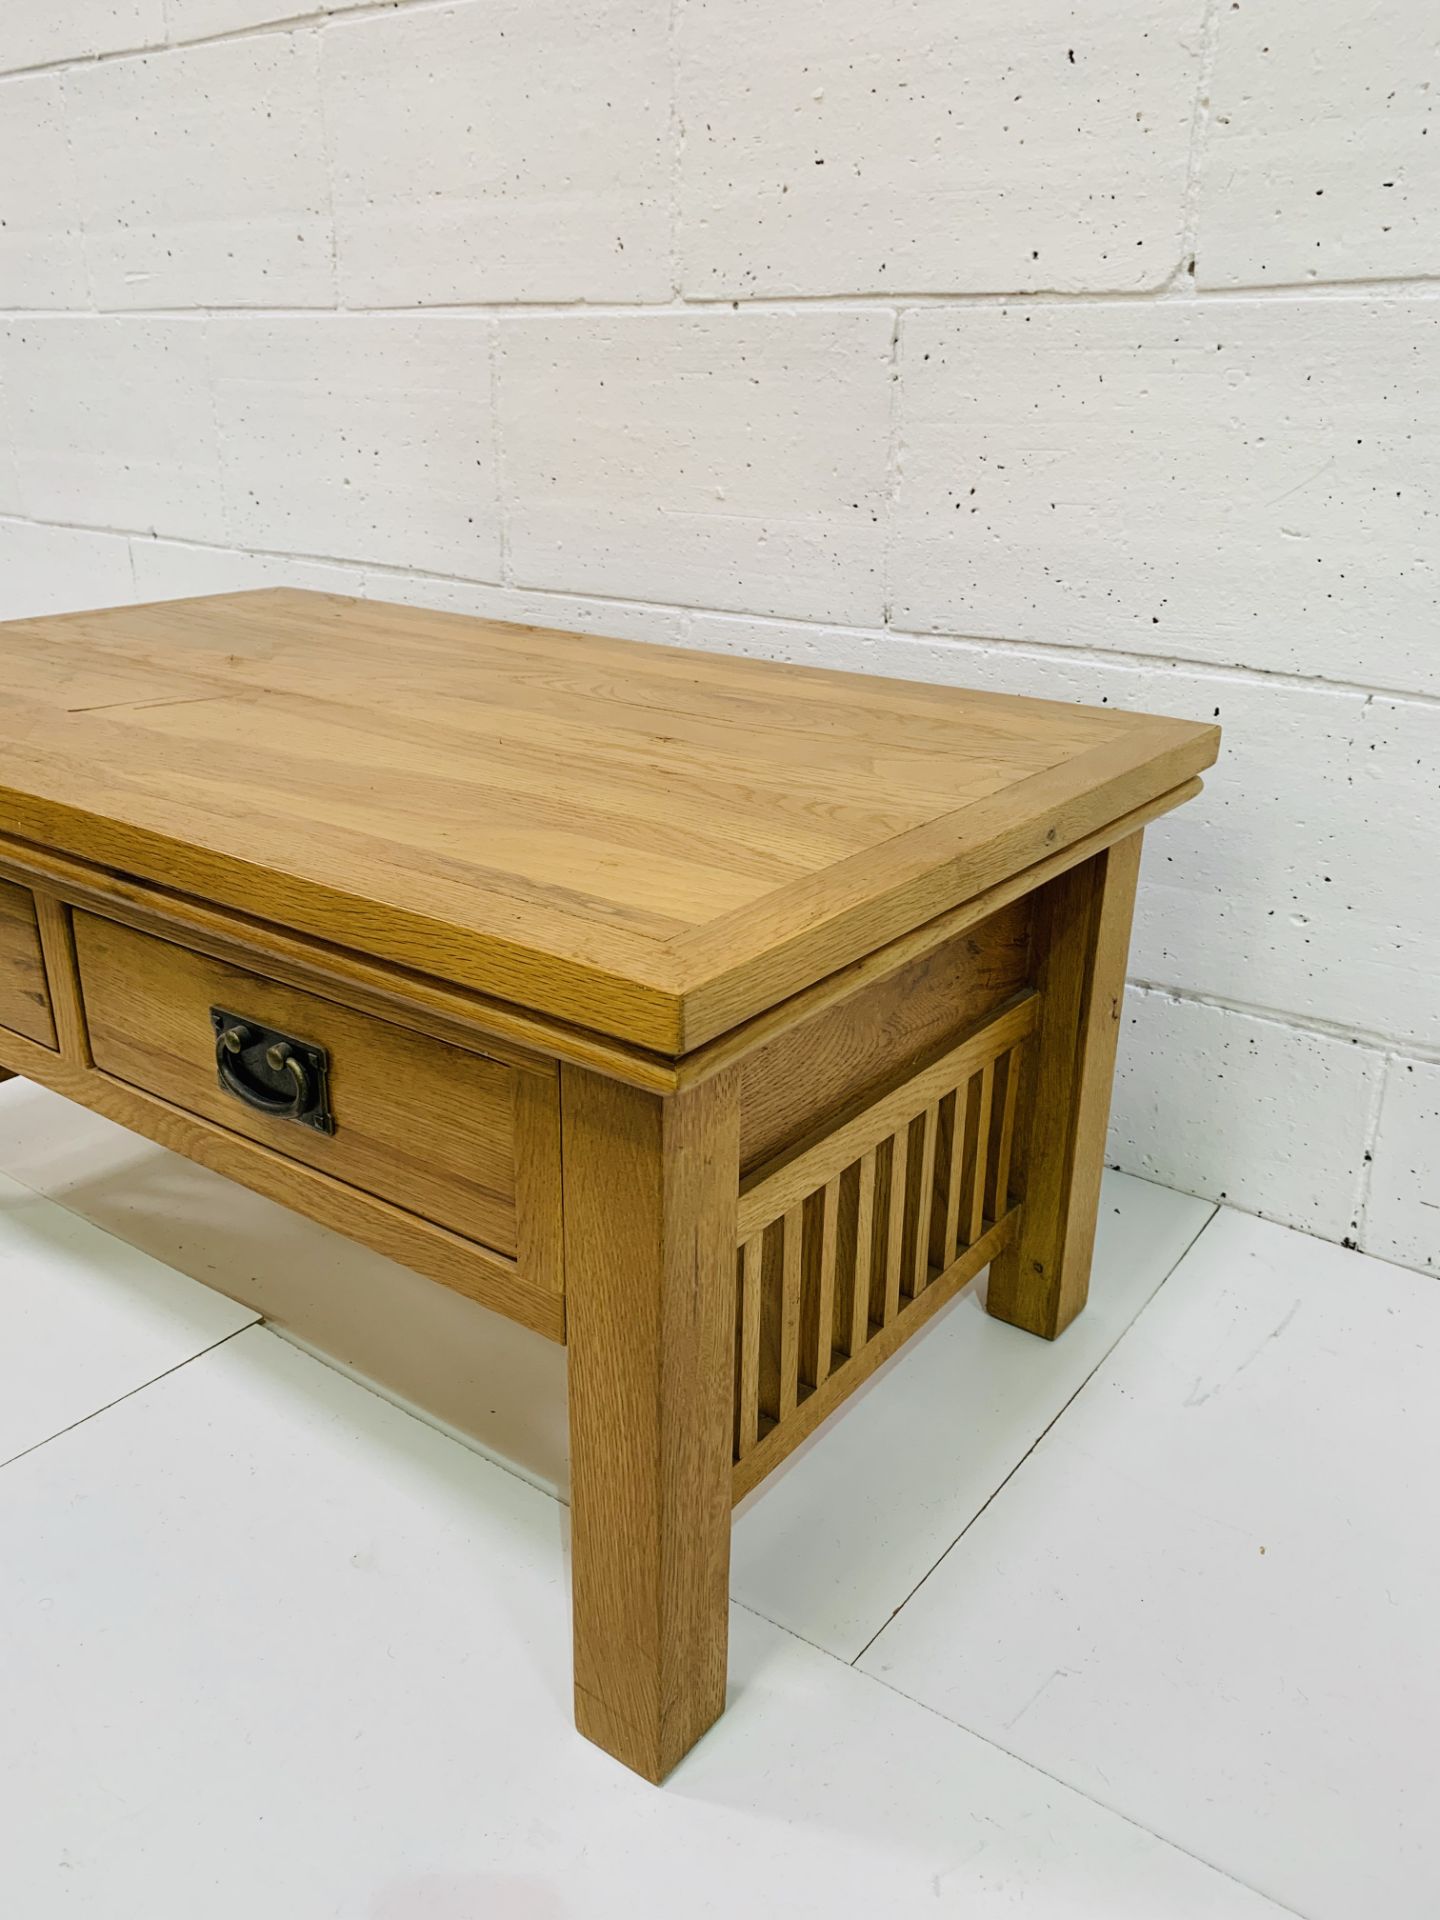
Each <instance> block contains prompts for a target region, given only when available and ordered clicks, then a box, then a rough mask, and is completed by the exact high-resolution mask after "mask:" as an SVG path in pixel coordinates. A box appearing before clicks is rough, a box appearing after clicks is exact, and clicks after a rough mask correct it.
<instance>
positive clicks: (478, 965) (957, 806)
mask: <svg viewBox="0 0 1440 1920" xmlns="http://www.w3.org/2000/svg"><path fill="white" fill-rule="evenodd" d="M4 648H5V658H6V698H5V700H4V702H3V704H0V832H9V833H13V834H15V835H16V836H18V837H19V838H20V839H22V840H28V841H32V842H38V843H40V844H43V845H48V846H53V847H56V848H58V849H60V850H61V851H63V852H67V853H70V854H73V855H75V856H77V857H79V858H81V859H85V860H90V861H94V862H96V863H98V864H101V865H107V866H113V867H115V868H117V869H119V870H120V871H123V872H125V873H129V874H132V875H135V876H136V877H138V878H141V879H147V880H151V881H154V882H157V883H161V884H168V885H170V886H172V887H175V888H177V889H178V890H180V891H184V892H188V893H193V894H196V895H199V896H200V897H202V898H204V899H208V900H211V901H213V902H215V903H217V904H219V905H222V906H231V907H234V908H237V909H241V910H244V911H246V912H249V913H252V914H254V915H256V916H258V917H260V918H263V919H269V920H273V921H275V922H277V923H279V924H280V925H282V926H287V927H291V928H296V929H300V930H303V931H305V932H308V933H312V934H315V935H317V936H319V937H321V938H324V939H328V940H332V941H335V942H337V943H338V944H339V945H341V946H346V947H351V948H354V949H356V950H358V951H360V952H363V953H369V954H373V955H376V956H377V957H380V958H383V959H388V960H392V961H395V962H398V963H400V964H402V965H405V966H410V967H414V968H416V969H417V970H418V971H420V972H422V973H426V974H429V975H433V976H435V977H438V978H441V979H446V980H450V981H453V982H455V983H457V984H459V985H461V986H466V987H472V988H475V989H477V990H479V991H482V992H487V993H493V994H496V995H498V996H499V997H500V998H502V999H508V1000H513V1001H516V1002H518V1003H520V1004H522V1005H525V1006H528V1007H531V1008H534V1009H536V1010H537V1011H540V1012H543V1013H547V1014H551V1015H555V1016H557V1017H559V1018H562V1019H565V1020H570V1021H574V1022H576V1023H577V1024H580V1025H583V1026H588V1027H592V1028H595V1029H597V1030H599V1031H601V1032H604V1033H608V1034H611V1035H614V1036H616V1037H617V1038H620V1039H624V1040H629V1041H632V1042H636V1043H638V1044H639V1045H641V1046H646V1047H650V1048H653V1049H655V1050H657V1051H659V1052H662V1053H672V1054H673V1053H678V1052H683V1051H685V1050H687V1049H688V1048H691V1047H694V1046H697V1045H699V1044H702V1043H703V1042H704V1041H705V1040H707V1039H709V1038H711V1037H713V1036H714V1035H715V1034H718V1033H722V1032H725V1031H727V1030H728V1029H729V1028H731V1027H732V1026H734V1025H736V1024H738V1023H739V1022H740V1021H742V1020H744V1019H746V1018H748V1017H750V1016H751V1015H753V1014H755V1013H757V1012H759V1011H761V1010H762V1009H763V1008H764V1007H766V1006H769V1005H773V1004H774V1003H775V1002H776V1001H777V1000H780V999H783V998H785V997H786V996H787V995H789V994H791V993H794V992H797V991H800V990H801V989H803V988H804V987H805V986H807V985H809V984H810V983H811V982H812V981H814V980H816V979H819V978H821V977H822V976H823V975H825V974H827V973H829V972H831V971H833V970H834V969H835V968H837V967H839V966H843V965H846V964H848V963H849V962H851V961H853V960H855V959H856V958H857V957H859V956H860V955H862V954H864V953H867V952H870V951H871V950H873V949H874V948H875V947H877V946H879V945H881V944H882V943H883V942H884V941H886V940H889V939H892V938H895V937H897V936H898V935H899V934H902V933H904V932H905V931H907V930H908V929H909V928H911V927H913V926H916V925H918V924H919V923H920V922H921V921H922V920H926V919H929V918H931V917H933V916H934V915H935V914H937V913H940V912H943V911H945V910H946V909H947V908H949V907H951V906H954V905H955V904H956V903H957V902H958V901H961V900H963V899H966V898H969V897H970V896H971V895H973V894H975V893H977V892H979V891H981V890H983V889H984V888H985V887H987V886H990V885H993V884H995V883H996V882H997V881H998V880H1001V879H1003V878H1004V877H1006V876H1007V875H1008V874H1011V873H1013V872H1015V871H1016V870H1018V869H1019V868H1023V867H1025V866H1028V865H1030V864H1032V863H1033V862H1034V861H1037V860H1039V859H1041V858H1043V857H1045V856H1046V855H1048V854H1050V853H1052V852H1053V851H1054V850H1055V848H1056V847H1057V846H1064V845H1066V844H1068V843H1069V842H1071V841H1073V840H1078V839H1080V838H1081V837H1083V836H1084V835H1085V834H1087V833H1091V832H1093V831H1094V830H1096V829H1097V828H1098V827H1100V826H1103V825H1104V824H1105V823H1106V822H1107V821H1109V820H1111V819H1113V818H1115V817H1116V816H1117V815H1119V814H1121V813H1124V812H1126V811H1128V810H1129V809H1131V808H1133V807H1136V806H1139V805H1143V804H1144V803H1145V802H1146V801H1148V800H1150V799H1153V798H1154V797H1156V796H1157V795H1159V794H1162V793H1165V792H1168V791H1169V790H1171V789H1172V788H1175V787H1177V786H1179V785H1180V784H1182V783H1183V782H1184V781H1186V780H1188V779H1189V778H1191V777H1192V776H1193V775H1194V774H1195V773H1196V772H1197V771H1198V770H1199V769H1200V768H1202V767H1203V766H1206V765H1208V764H1209V762H1210V761H1211V760H1212V759H1213V758H1214V754H1215V746H1216V741H1217V739H1218V734H1217V731H1216V729H1215V728H1213V727H1210V726H1199V725H1193V724H1191V723H1189V722H1183V721H1174V720H1161V719H1153V718H1150V717H1147V716H1143V715H1136V714H1129V713H1120V712H1115V711H1113V710H1111V709H1108V708H1106V709H1094V708H1083V707H1075V706H1068V705H1060V704H1056V703H1052V702H1048V701H1032V700H1020V699H1015V698H1011V697H1008V696H1005V695H999V694H990V693H978V692H969V691H965V690H963V689H959V688H954V687H936V686H928V685H918V684H913V683H908V682H902V681H891V680H884V679H877V678H872V677H870V676H865V675H853V674H843V673H832V672H829V671H825V670H820V669H810V668H804V667H795V666H785V665H779V664H776V663H773V662H766V661H756V660H746V659H738V658H734V657H730V656H723V655H711V654H704V653H697V652H692V651H687V650H684V649H674V648H662V647H652V646H647V645H643V644H639V643H634V642H627V641H620V640H608V639H600V638H596V637H593V636H588V635H574V634H564V633H554V632H549V631H546V630H542V629H536V628H523V627H512V626H503V625H499V624H496V623H494V622H489V621H482V620H473V619H467V618H463V617H461V616H458V615H451V614H442V613H433V612H426V611H421V610H416V609H411V608H401V607H389V606H382V605H377V604H374V603H370V602H364V601H349V600H342V599H338V598H332V597H330V596H327V595H321V594H309V593H300V592H293V591H289V590H279V591H267V592H260V593H248V594H237V595H226V596H220V597H217V598H214V599H209V600H195V601H175V602H168V603H165V604H162V605H158V606H150V607H138V608H127V609H118V610H114V611H110V612H102V613H90V614H71V615H63V616H57V617H54V618H47V619H42V620H31V621H18V622H13V623H11V624H10V625H8V626H7V627H6V628H5V629H4Z"/></svg>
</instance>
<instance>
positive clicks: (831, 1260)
mask: <svg viewBox="0 0 1440 1920" xmlns="http://www.w3.org/2000/svg"><path fill="white" fill-rule="evenodd" d="M839 1241H840V1176H839V1174H838V1173H837V1174H836V1176H835V1178H834V1179H833V1180H831V1181H830V1182H829V1183H828V1185H827V1186H826V1188H825V1194H824V1198H823V1199H822V1201H821V1214H820V1299H819V1306H818V1309H817V1314H816V1319H817V1322H818V1324H817V1326H816V1329H815V1355H814V1359H815V1384H816V1386H817V1387H818V1386H820V1385H821V1384H822V1383H823V1382H824V1381H825V1380H826V1379H827V1378H828V1377H829V1373H830V1357H831V1354H832V1353H833V1352H834V1349H835V1260H836V1253H837V1250H838V1247H839Z"/></svg>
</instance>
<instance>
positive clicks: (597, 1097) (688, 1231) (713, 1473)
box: [562, 1068, 739, 1781]
mask: <svg viewBox="0 0 1440 1920" xmlns="http://www.w3.org/2000/svg"><path fill="white" fill-rule="evenodd" d="M562 1107H563V1125H564V1131H565V1182H566V1230H565V1262H566V1296H567V1318H566V1330H567V1340H568V1344H569V1363H570V1455H571V1548H572V1580H573V1590H574V1618H575V1722H576V1725H577V1726H578V1727H579V1729H580V1731H581V1732H582V1733H583V1734H585V1735H586V1736H587V1738H589V1739H591V1740H593V1741H595V1743H596V1744H597V1745H598V1746H601V1747H604V1748H605V1750H606V1751H607V1752H608V1753H611V1754H613V1755H614V1756H615V1758H616V1759H617V1760H621V1761H623V1762H624V1763H625V1765H626V1766H628V1767H631V1768H633V1769H634V1771H635V1772H636V1773H640V1774H643V1775H644V1776H645V1778H646V1779H647V1780H656V1781H658V1780H661V1779H663V1778H664V1776H665V1775H666V1774H667V1773H668V1772H669V1771H670V1769H671V1768H672V1767H673V1766H674V1765H675V1764H676V1762H677V1761H678V1760H679V1759H680V1758H681V1757H682V1756H683V1755H684V1754H685V1753H686V1752H688V1750H689V1749H690V1747H692V1746H693V1745H694V1743H695V1742H696V1741H697V1740H698V1739H699V1738H700V1736H701V1734H702V1733H704V1731H705V1729H706V1728H707V1727H708V1726H710V1725H711V1724H712V1722H713V1721H715V1720H716V1719H717V1718H718V1717H719V1715H720V1713H721V1712H722V1711H723V1709H724V1705H725V1673H726V1651H727V1626H728V1608H729V1571H730V1505H731V1474H732V1463H733V1435H732V1423H733V1368H734V1339H735V1332H734V1329H735V1267H736V1251H735V1247H736V1205H737V1194H738V1187H739V1178H738V1175H739V1112H738V1104H737V1087H736V1083H735V1079H734V1077H733V1075H728V1074H726V1075H717V1076H715V1077H714V1078H712V1079H710V1080H708V1081H705V1082H703V1083H702V1084H701V1085H700V1086H698V1087H696V1088H694V1089H692V1090H690V1091H687V1092H684V1093H680V1094H677V1095H673V1096H671V1097H669V1098H667V1099H661V1098H659V1097H657V1096H655V1095H653V1094H648V1093H643V1092H639V1091H637V1090H636V1089H634V1088H631V1087H626V1086H622V1085H621V1084H620V1083H619V1082H618V1081H613V1080H606V1079H604V1078H603V1077H602V1076H600V1075H598V1074H592V1073H588V1072H585V1071H583V1070H581V1069H573V1070H572V1069H569V1068H566V1069H565V1071H564V1082H563V1087H562Z"/></svg>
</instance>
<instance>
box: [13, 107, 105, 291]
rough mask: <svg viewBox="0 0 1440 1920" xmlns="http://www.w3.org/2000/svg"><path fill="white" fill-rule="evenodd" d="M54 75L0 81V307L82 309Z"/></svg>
mask: <svg viewBox="0 0 1440 1920" xmlns="http://www.w3.org/2000/svg"><path fill="white" fill-rule="evenodd" d="M63 86H64V82H63V81H62V79H61V78H60V76H59V75H58V74H54V73H34V74H22V75H20V76H19V77H18V78H16V79H13V80H3V81H0V305H3V306H4V307H8V308H14V307H61V308H64V307H85V306H88V305H89V300H90V295H89V287H88V284H87V281H86V277H85V254H84V249H83V248H82V246H81V243H80V203H79V199H78V197H77V193H76V183H75V163H74V161H73V159H72V158H71V154H70V141H69V136H68V133H67V131H66V125H65V108H64V99H63V94H62V89H63Z"/></svg>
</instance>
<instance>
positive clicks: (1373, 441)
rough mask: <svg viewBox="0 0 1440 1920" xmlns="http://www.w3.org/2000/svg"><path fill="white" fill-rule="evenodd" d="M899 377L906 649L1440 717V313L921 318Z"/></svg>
mask: <svg viewBox="0 0 1440 1920" xmlns="http://www.w3.org/2000/svg"><path fill="white" fill-rule="evenodd" d="M1437 214H1440V206H1437ZM1436 244H1437V262H1440V232H1437V236H1436ZM901 372H902V378H901V431H902V436H903V437H902V445H903V447H904V464H903V468H902V473H901V480H900V488H899V494H898V497H897V500H896V507H895V529H894V533H895V581H896V591H895V604H894V618H895V620H896V621H897V622H899V623H900V624H903V625H906V626H912V627H918V628H921V629H923V630H925V631H927V632H935V633H957V632H962V633H972V634H985V635H990V636H993V637H995V638H1002V637H1009V638H1014V639H1024V640H1036V639H1044V640H1064V641H1069V642H1074V643H1079V644H1084V645H1088V646H1101V647H1125V648H1129V649H1131V650H1133V651H1135V652H1141V653H1156V654H1161V655H1165V656H1174V655H1176V654H1179V655H1182V656H1184V657H1187V658H1190V659H1202V660H1213V661H1216V662H1219V663H1222V664H1224V665H1227V666H1231V665H1243V666H1254V667H1260V668H1263V669H1265V670H1266V671H1269V672H1287V673H1296V674H1303V675H1307V676H1309V675H1318V676H1320V677H1322V678H1325V679H1331V680H1342V681H1365V682H1366V683H1369V684H1374V685H1379V686H1385V687H1396V688H1404V689H1407V690H1408V689H1420V690H1423V691H1426V692H1430V693H1440V648H1437V646H1436V644H1435V630H1436V622H1437V617H1440V575H1437V560H1440V510H1437V496H1436V491H1435V487H1434V476H1435V474H1436V471H1437V467H1440V303H1436V302H1434V301H1412V302H1397V301H1387V300H1369V299H1351V298H1345V299H1326V300H1321V299H1315V300H1309V301H1287V302H1285V303H1284V305H1283V306H1282V305H1277V304H1276V303H1275V302H1273V301H1261V300H1248V301H1247V300H1215V301H1204V302H1201V301H1194V300H1192V301H1188V302H1183V303H1182V302H1179V301H1155V302H1151V303H1150V304H1148V305H1131V304H1124V303H1122V304H1109V305H1104V304H1098V303H1092V304H1088V305H1085V306H1083V307H1078V308H1077V307H1072V306H1046V307H1027V306H1023V305H1015V306H1000V307H994V306H992V307H984V308H969V309H966V310H963V311H960V312H946V311H943V310H941V311H937V310H933V309H932V310H927V311H924V312H920V313H913V314H910V315H908V316H907V318H906V321H905V325H904V329H903V333H902V341H901Z"/></svg>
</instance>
